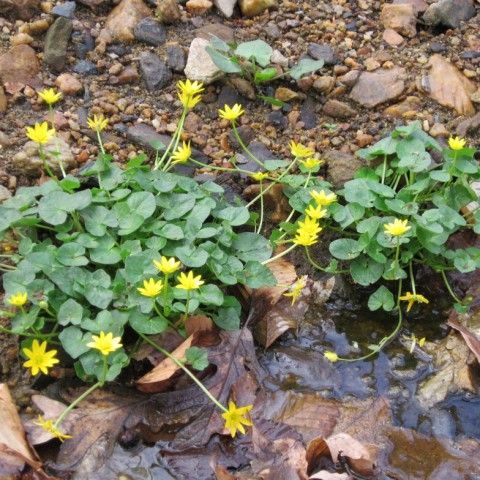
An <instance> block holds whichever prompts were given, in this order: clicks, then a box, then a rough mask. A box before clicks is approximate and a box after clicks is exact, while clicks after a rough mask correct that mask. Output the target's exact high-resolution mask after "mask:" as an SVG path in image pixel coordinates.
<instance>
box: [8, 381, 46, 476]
mask: <svg viewBox="0 0 480 480" xmlns="http://www.w3.org/2000/svg"><path fill="white" fill-rule="evenodd" d="M0 425H1V426H2V427H1V428H0V476H2V475H5V476H7V475H14V474H17V473H19V472H20V471H21V470H22V469H23V467H24V465H25V463H28V464H29V465H30V466H31V467H33V468H34V469H35V470H37V469H40V466H41V463H40V462H39V461H38V459H37V458H36V457H35V455H34V453H33V452H32V450H31V449H30V447H29V445H28V443H27V441H26V439H25V432H24V430H23V426H22V422H21V420H20V417H19V415H18V412H17V409H16V407H15V404H14V403H13V400H12V397H11V395H10V391H9V389H8V386H7V385H6V384H5V383H0Z"/></svg>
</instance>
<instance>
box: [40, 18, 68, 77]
mask: <svg viewBox="0 0 480 480" xmlns="http://www.w3.org/2000/svg"><path fill="white" fill-rule="evenodd" d="M72 28H73V24H72V21H71V20H69V19H68V18H65V17H58V18H57V19H56V20H55V21H54V22H53V24H52V25H51V26H50V28H49V29H48V32H47V35H46V36H45V46H44V50H43V59H44V61H45V63H46V64H47V65H48V66H49V67H51V68H52V69H53V70H55V71H57V72H60V71H62V69H63V67H64V66H65V61H66V58H67V45H68V41H69V39H70V34H71V33H72Z"/></svg>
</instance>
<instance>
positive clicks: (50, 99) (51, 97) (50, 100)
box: [38, 88, 62, 105]
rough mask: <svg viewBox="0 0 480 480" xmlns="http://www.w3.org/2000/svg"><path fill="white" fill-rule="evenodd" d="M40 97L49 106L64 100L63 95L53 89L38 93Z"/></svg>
mask: <svg viewBox="0 0 480 480" xmlns="http://www.w3.org/2000/svg"><path fill="white" fill-rule="evenodd" d="M38 96H39V97H40V98H41V99H42V100H43V101H44V102H45V103H46V104H48V105H53V104H54V103H57V102H58V101H59V100H60V99H61V98H62V93H61V92H58V93H55V90H54V89H53V88H48V89H47V88H46V89H45V90H43V91H41V92H38Z"/></svg>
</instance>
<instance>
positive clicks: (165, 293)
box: [163, 273, 170, 317]
mask: <svg viewBox="0 0 480 480" xmlns="http://www.w3.org/2000/svg"><path fill="white" fill-rule="evenodd" d="M168 277H169V274H168V273H166V274H165V283H164V285H163V315H164V316H165V317H168V315H169V314H170V309H169V307H168V289H169V284H168Z"/></svg>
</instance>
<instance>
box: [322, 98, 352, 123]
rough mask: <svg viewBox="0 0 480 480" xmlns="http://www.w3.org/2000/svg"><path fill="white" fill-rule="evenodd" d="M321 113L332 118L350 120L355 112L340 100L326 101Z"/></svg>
mask: <svg viewBox="0 0 480 480" xmlns="http://www.w3.org/2000/svg"><path fill="white" fill-rule="evenodd" d="M323 113H324V114H325V115H328V116H329V117H332V118H342V119H343V118H350V117H354V116H355V115H356V114H357V112H356V111H355V110H354V109H353V108H352V107H350V105H347V104H346V103H344V102H341V101H340V100H335V99H332V100H328V101H327V102H326V103H325V105H324V106H323Z"/></svg>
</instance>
